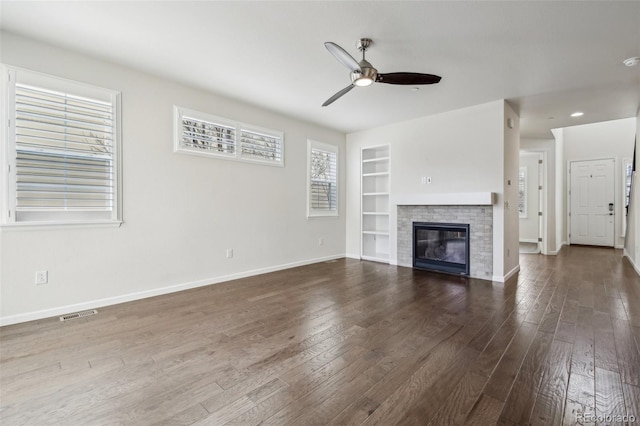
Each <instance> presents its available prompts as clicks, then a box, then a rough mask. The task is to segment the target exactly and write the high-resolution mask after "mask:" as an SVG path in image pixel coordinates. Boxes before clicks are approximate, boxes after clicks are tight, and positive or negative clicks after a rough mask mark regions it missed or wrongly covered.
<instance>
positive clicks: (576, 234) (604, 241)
mask: <svg viewBox="0 0 640 426" xmlns="http://www.w3.org/2000/svg"><path fill="white" fill-rule="evenodd" d="M614 171H615V160H614V159H613V158H605V159H598V160H586V161H570V162H569V179H568V180H569V244H584V245H591V246H605V247H614V244H615V233H614V228H615V204H614V203H615V180H614Z"/></svg>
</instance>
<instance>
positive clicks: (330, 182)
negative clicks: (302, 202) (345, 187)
mask: <svg viewBox="0 0 640 426" xmlns="http://www.w3.org/2000/svg"><path fill="white" fill-rule="evenodd" d="M307 151H308V161H309V163H308V170H309V181H308V182H309V187H308V195H307V198H308V202H307V215H308V216H309V217H311V216H337V215H338V147H336V146H333V145H327V144H323V143H320V142H315V141H311V140H310V141H308V142H307Z"/></svg>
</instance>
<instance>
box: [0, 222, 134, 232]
mask: <svg viewBox="0 0 640 426" xmlns="http://www.w3.org/2000/svg"><path fill="white" fill-rule="evenodd" d="M123 223H124V222H123V221H122V220H101V221H86V222H81V221H78V222H12V223H6V224H3V225H0V231H2V232H14V231H33V230H37V231H48V230H51V229H53V230H55V229H69V228H119V227H120V226H122V224H123Z"/></svg>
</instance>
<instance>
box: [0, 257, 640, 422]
mask: <svg viewBox="0 0 640 426" xmlns="http://www.w3.org/2000/svg"><path fill="white" fill-rule="evenodd" d="M521 267H522V270H521V272H520V273H519V274H518V276H517V277H514V278H513V279H512V280H510V281H509V282H507V283H505V284H500V283H493V284H492V283H491V282H488V281H481V280H473V279H464V278H461V277H454V276H448V275H441V274H436V273H430V272H425V271H417V270H412V269H409V268H401V267H393V266H388V265H383V264H377V263H372V262H364V261H362V262H361V261H357V260H353V259H341V260H338V261H332V262H326V263H318V264H314V265H309V266H304V267H300V268H295V269H290V270H286V271H281V272H275V273H271V274H266V275H261V276H256V277H251V278H247V279H241V280H236V281H232V282H227V283H222V284H217V285H213V286H208V287H204V288H199V289H195V290H190V291H185V292H181V293H175V294H171V295H166V296H161V297H155V298H151V299H146V300H142V301H137V302H131V303H126V304H122V305H117V306H111V307H107V308H103V309H99V313H98V315H95V316H91V317H86V318H81V319H75V320H71V321H67V322H60V321H59V320H58V319H57V318H52V319H47V320H41V321H36V322H31V323H25V324H18V325H13V326H7V327H3V328H1V329H0V345H1V347H0V386H1V388H0V391H1V394H0V396H1V399H0V406H1V411H0V423H1V424H2V425H3V426H9V425H38V426H40V425H60V424H64V425H83V426H84V425H116V424H126V425H148V424H149V425H150V424H157V425H160V424H162V425H191V424H196V425H222V424H239V425H250V424H259V423H263V424H270V425H285V424H299V425H316V424H317V425H347V424H380V425H392V424H416V425H446V424H465V425H466V424H468V425H484V424H487V425H489V424H540V425H556V424H558V425H559V424H577V423H582V424H589V423H593V420H594V419H593V418H592V417H589V416H601V417H603V418H602V419H601V420H603V421H602V422H600V424H624V419H625V418H632V417H631V416H635V421H636V422H639V423H640V352H639V349H638V348H639V343H640V279H639V278H638V276H637V275H636V273H635V272H634V271H633V269H632V268H631V266H630V264H629V263H628V261H626V260H623V259H622V258H621V253H620V251H619V250H618V251H616V250H613V249H600V248H588V247H576V246H571V247H565V248H564V249H563V250H562V252H561V253H560V254H559V255H558V256H541V255H521ZM605 416H610V417H609V418H608V419H607V418H605ZM615 416H619V417H615ZM618 418H619V419H621V420H622V421H620V422H617V421H616V420H617V419H618ZM590 420H591V421H590Z"/></svg>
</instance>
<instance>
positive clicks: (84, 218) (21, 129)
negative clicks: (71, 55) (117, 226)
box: [3, 68, 121, 224]
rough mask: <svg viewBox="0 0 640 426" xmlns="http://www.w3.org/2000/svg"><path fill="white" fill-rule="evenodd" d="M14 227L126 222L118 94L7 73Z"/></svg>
mask: <svg viewBox="0 0 640 426" xmlns="http://www.w3.org/2000/svg"><path fill="white" fill-rule="evenodd" d="M6 75H7V81H8V84H7V86H6V88H7V90H6V94H7V99H6V100H7V114H8V117H7V118H8V120H6V123H7V125H8V129H7V140H8V143H7V146H6V148H7V149H6V151H5V152H3V158H4V160H5V166H6V168H7V171H8V174H7V176H8V179H7V182H6V188H7V195H8V196H7V199H6V202H7V204H8V209H5V217H4V219H5V220H4V223H7V224H43V223H46V224H66V223H95V222H119V221H120V220H121V214H120V212H121V203H120V191H119V186H120V178H119V155H120V137H119V123H118V114H119V99H120V95H119V93H118V92H115V91H111V90H106V89H102V88H98V87H94V86H89V85H85V84H82V83H76V82H73V81H69V80H63V79H60V78H57V77H52V76H47V75H43V74H39V73H35V72H31V71H27V70H22V69H14V68H7V69H6Z"/></svg>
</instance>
